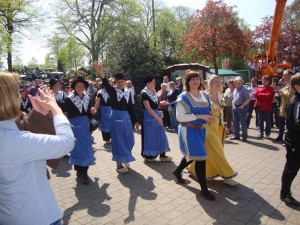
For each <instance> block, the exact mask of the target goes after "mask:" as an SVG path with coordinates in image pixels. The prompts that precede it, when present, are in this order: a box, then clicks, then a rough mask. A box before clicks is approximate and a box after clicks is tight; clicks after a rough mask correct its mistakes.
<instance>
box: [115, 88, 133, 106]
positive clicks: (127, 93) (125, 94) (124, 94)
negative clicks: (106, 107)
mask: <svg viewBox="0 0 300 225" xmlns="http://www.w3.org/2000/svg"><path fill="white" fill-rule="evenodd" d="M115 90H116V93H117V101H118V102H120V101H121V99H122V98H123V97H125V99H126V102H127V103H128V102H129V96H130V91H129V90H128V89H125V90H121V89H119V88H117V87H115Z"/></svg>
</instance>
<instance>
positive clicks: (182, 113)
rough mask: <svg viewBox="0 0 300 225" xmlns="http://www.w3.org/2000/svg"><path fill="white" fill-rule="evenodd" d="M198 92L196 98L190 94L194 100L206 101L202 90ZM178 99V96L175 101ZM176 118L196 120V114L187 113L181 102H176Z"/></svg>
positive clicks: (183, 120) (182, 120) (184, 120)
mask: <svg viewBox="0 0 300 225" xmlns="http://www.w3.org/2000/svg"><path fill="white" fill-rule="evenodd" d="M199 92H200V98H196V97H195V96H193V95H192V94H191V96H192V98H193V100H194V101H195V102H207V99H206V98H205V97H204V95H203V93H202V91H199ZM179 100H180V98H178V99H177V102H178V101H179ZM176 119H177V121H178V122H189V121H194V120H196V119H197V118H196V116H195V114H193V113H190V114H187V113H186V110H185V108H184V106H183V105H182V104H179V103H177V104H176Z"/></svg>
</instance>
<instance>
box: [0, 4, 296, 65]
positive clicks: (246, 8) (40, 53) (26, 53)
mask: <svg viewBox="0 0 300 225" xmlns="http://www.w3.org/2000/svg"><path fill="white" fill-rule="evenodd" d="M161 1H162V2H164V3H165V4H166V5H167V6H169V7H173V6H186V7H190V8H192V9H202V8H203V7H204V6H205V4H206V0H161ZM224 2H225V3H226V4H227V5H230V6H233V5H236V6H237V7H236V8H235V10H236V11H237V12H238V14H239V17H240V18H243V19H244V20H245V21H246V23H247V24H249V25H250V27H251V29H255V27H256V26H258V25H260V23H261V19H262V18H263V17H265V16H268V15H273V14H274V9H275V4H276V1H275V0H224ZM292 2H293V0H288V1H287V5H289V4H291V3H292ZM29 38H30V40H28V39H24V40H23V44H22V45H21V47H20V49H19V52H18V55H19V56H20V57H21V59H22V62H23V64H27V63H28V62H29V61H30V59H31V58H32V57H35V58H36V59H37V60H38V62H39V63H44V59H45V56H46V54H47V52H48V49H47V48H46V47H45V40H44V42H43V41H42V39H43V38H42V37H36V35H34V36H33V37H29ZM3 61H4V59H3Z"/></svg>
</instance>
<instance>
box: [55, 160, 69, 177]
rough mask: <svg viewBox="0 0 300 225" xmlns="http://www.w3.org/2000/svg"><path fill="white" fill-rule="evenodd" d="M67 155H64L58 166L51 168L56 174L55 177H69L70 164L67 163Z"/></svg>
mask: <svg viewBox="0 0 300 225" xmlns="http://www.w3.org/2000/svg"><path fill="white" fill-rule="evenodd" d="M69 158H70V157H69V156H68V157H66V156H65V157H64V158H63V161H62V163H61V164H60V165H59V166H58V168H57V169H52V170H51V172H52V173H53V174H56V176H57V177H69V176H71V173H70V172H69V171H70V170H72V165H70V164H69Z"/></svg>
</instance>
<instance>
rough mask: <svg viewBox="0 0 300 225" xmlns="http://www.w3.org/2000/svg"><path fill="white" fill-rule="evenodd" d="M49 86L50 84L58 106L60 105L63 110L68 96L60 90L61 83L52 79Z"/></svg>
mask: <svg viewBox="0 0 300 225" xmlns="http://www.w3.org/2000/svg"><path fill="white" fill-rule="evenodd" d="M49 84H50V88H51V90H52V91H53V93H54V96H55V99H56V102H57V104H58V105H59V107H61V108H62V105H63V103H64V100H65V98H66V97H67V95H66V94H65V93H64V92H63V91H61V90H60V89H61V84H60V81H59V80H57V79H50V81H49Z"/></svg>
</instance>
